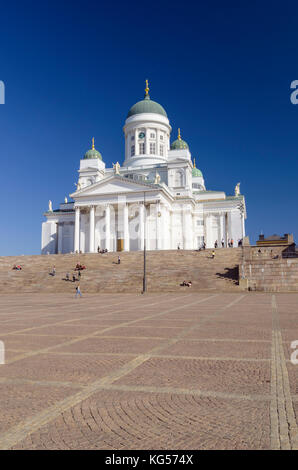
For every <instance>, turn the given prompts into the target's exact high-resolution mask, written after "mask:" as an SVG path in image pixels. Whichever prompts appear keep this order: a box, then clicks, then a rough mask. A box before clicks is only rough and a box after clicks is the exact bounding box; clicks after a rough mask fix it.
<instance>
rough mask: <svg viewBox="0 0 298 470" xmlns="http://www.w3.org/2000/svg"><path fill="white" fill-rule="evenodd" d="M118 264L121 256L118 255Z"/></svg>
mask: <svg viewBox="0 0 298 470" xmlns="http://www.w3.org/2000/svg"><path fill="white" fill-rule="evenodd" d="M118 264H120V256H118Z"/></svg>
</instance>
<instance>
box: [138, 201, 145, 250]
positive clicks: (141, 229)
mask: <svg viewBox="0 0 298 470" xmlns="http://www.w3.org/2000/svg"><path fill="white" fill-rule="evenodd" d="M144 217H145V210H144V204H139V244H138V245H139V250H144V221H145V220H144Z"/></svg>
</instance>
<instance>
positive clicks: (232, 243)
mask: <svg viewBox="0 0 298 470" xmlns="http://www.w3.org/2000/svg"><path fill="white" fill-rule="evenodd" d="M233 246H234V240H233V238H231V248H233Z"/></svg>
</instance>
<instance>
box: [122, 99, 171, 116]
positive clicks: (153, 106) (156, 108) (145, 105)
mask: <svg viewBox="0 0 298 470" xmlns="http://www.w3.org/2000/svg"><path fill="white" fill-rule="evenodd" d="M142 113H154V114H161V115H162V116H165V117H168V116H167V113H166V111H165V109H164V108H163V107H162V106H161V105H160V104H159V103H157V102H156V101H153V100H151V99H150V96H149V95H145V98H144V99H143V100H142V101H138V102H137V103H136V104H134V105H133V106H132V107H131V108H130V110H129V111H128V113H127V118H129V117H131V116H134V115H135V114H142Z"/></svg>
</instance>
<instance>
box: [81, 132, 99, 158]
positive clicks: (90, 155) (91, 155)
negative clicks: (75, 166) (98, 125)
mask: <svg viewBox="0 0 298 470" xmlns="http://www.w3.org/2000/svg"><path fill="white" fill-rule="evenodd" d="M91 158H99V159H100V160H102V156H101V154H100V152H99V151H98V150H96V148H95V147H94V137H93V139H92V148H91V149H90V150H88V152H86V153H85V155H84V160H90V159H91Z"/></svg>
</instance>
